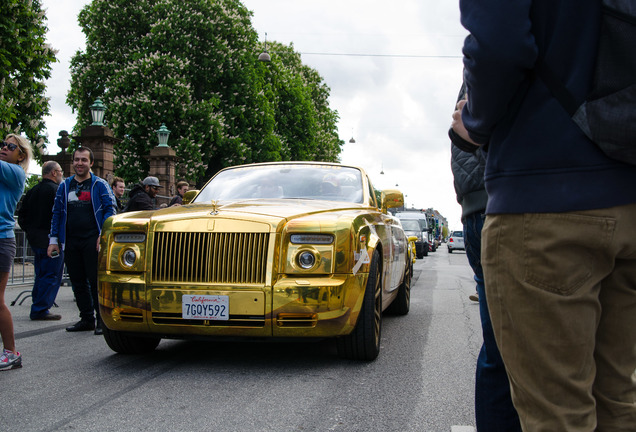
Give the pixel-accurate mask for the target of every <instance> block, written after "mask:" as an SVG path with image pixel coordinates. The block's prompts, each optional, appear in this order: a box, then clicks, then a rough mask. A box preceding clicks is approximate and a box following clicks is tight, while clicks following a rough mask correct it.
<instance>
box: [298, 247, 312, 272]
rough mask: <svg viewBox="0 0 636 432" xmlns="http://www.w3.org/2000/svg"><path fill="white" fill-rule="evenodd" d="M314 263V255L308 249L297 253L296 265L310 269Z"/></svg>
mask: <svg viewBox="0 0 636 432" xmlns="http://www.w3.org/2000/svg"><path fill="white" fill-rule="evenodd" d="M314 264H316V257H315V256H314V254H313V253H311V252H310V251H302V252H301V253H300V254H298V265H299V266H300V268H303V269H305V270H307V269H310V268H312V267H313V266H314Z"/></svg>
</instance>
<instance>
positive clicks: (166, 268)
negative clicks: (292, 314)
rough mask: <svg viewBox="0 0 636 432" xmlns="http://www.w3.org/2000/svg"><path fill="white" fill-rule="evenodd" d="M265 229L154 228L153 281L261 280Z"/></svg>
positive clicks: (265, 237) (266, 234)
mask: <svg viewBox="0 0 636 432" xmlns="http://www.w3.org/2000/svg"><path fill="white" fill-rule="evenodd" d="M268 236H269V234H268V233H216V232H156V233H155V236H154V245H153V253H152V281H153V282H181V283H220V284H226V283H227V284H264V283H265V274H266V270H267V243H268Z"/></svg>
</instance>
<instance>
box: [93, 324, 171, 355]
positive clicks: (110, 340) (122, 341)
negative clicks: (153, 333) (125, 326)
mask: <svg viewBox="0 0 636 432" xmlns="http://www.w3.org/2000/svg"><path fill="white" fill-rule="evenodd" d="M102 328H103V329H104V339H105V340H106V343H107V344H108V346H109V347H110V349H112V350H113V351H115V352H118V353H120V354H146V353H149V352H152V351H154V349H155V348H157V345H159V342H161V338H158V337H143V336H133V335H130V334H128V333H125V332H120V331H116V330H110V329H109V328H108V327H106V326H105V325H104V326H102Z"/></svg>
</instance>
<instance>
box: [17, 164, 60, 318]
mask: <svg viewBox="0 0 636 432" xmlns="http://www.w3.org/2000/svg"><path fill="white" fill-rule="evenodd" d="M63 174H64V173H63V172H62V168H61V167H60V165H59V164H58V163H57V162H55V161H48V162H45V163H44V165H42V180H40V182H39V183H38V184H36V185H35V186H33V188H31V189H30V190H29V191H28V192H27V193H26V195H25V196H24V199H23V200H22V205H21V206H20V210H19V211H18V223H19V224H20V228H22V229H23V230H24V232H25V233H26V235H27V240H28V241H29V245H30V246H31V250H32V251H33V268H34V272H35V281H34V282H33V290H32V291H31V297H32V300H33V304H32V305H31V314H30V318H31V319H32V320H37V321H40V320H41V321H49V320H59V319H61V318H62V316H61V315H58V314H54V313H51V311H50V309H51V307H53V304H54V303H55V297H57V292H58V291H59V289H60V284H61V282H62V272H63V270H64V257H63V256H62V255H63V252H61V253H60V255H59V256H57V257H56V258H49V256H48V255H47V254H46V250H47V248H48V247H49V231H50V229H51V217H52V216H53V202H54V201H55V193H56V192H57V187H58V185H59V184H60V183H61V181H62V176H63Z"/></svg>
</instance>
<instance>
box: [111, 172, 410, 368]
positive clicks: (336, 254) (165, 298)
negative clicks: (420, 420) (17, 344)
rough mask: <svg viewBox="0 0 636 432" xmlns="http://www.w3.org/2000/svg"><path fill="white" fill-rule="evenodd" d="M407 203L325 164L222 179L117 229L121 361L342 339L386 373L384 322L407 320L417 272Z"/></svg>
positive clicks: (350, 352) (115, 322)
mask: <svg viewBox="0 0 636 432" xmlns="http://www.w3.org/2000/svg"><path fill="white" fill-rule="evenodd" d="M403 202H404V198H403V195H402V193H400V192H399V191H396V190H385V191H377V190H376V189H374V187H373V185H372V184H371V181H370V180H369V177H368V176H367V174H366V173H365V172H364V170H362V169H361V168H356V167H353V166H345V165H340V164H330V163H316V162H280V163H263V164H253V165H243V166H237V167H231V168H226V169H224V170H222V171H219V172H218V173H217V174H216V175H215V176H214V177H213V178H212V179H211V180H210V181H209V182H208V183H207V184H206V185H205V186H204V187H203V188H202V189H201V190H200V191H190V192H188V193H187V194H186V196H185V197H184V205H182V206H177V207H169V208H166V209H162V210H157V211H140V212H131V213H124V214H119V215H116V216H113V217H111V218H109V219H108V220H107V221H106V223H105V224H104V227H103V230H102V236H101V250H100V254H99V304H100V311H101V317H102V320H103V323H104V327H105V328H104V338H105V340H106V342H107V343H108V345H109V346H110V348H111V349H113V350H114V351H116V352H119V353H143V352H149V351H152V350H154V349H155V348H156V347H157V345H158V344H159V341H160V340H161V339H162V338H176V339H187V338H217V337H223V336H232V337H243V336H249V337H262V338H289V337H294V338H298V337H301V338H334V339H335V340H336V342H337V348H338V353H339V355H340V356H342V357H344V358H351V359H358V360H373V359H375V358H376V357H377V355H378V353H379V351H380V336H381V328H382V314H383V312H385V311H387V312H393V313H395V314H399V315H405V314H407V313H408V311H409V306H410V288H411V276H412V266H413V261H412V257H411V248H410V247H409V239H408V238H407V237H406V236H405V234H404V231H403V230H402V227H401V225H400V222H399V221H398V220H397V219H396V218H394V217H393V216H391V215H390V214H388V213H387V209H388V208H390V207H401V206H402V205H403Z"/></svg>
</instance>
